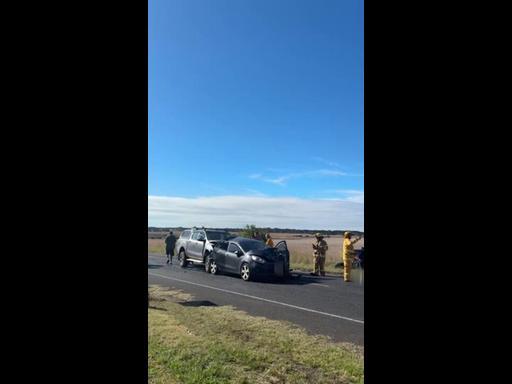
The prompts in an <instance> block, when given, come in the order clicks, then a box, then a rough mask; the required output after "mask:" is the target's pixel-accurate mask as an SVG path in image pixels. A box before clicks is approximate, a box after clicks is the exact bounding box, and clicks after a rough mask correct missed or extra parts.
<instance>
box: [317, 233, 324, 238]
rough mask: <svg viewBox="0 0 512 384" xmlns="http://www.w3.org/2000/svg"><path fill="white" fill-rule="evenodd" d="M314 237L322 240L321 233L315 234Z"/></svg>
mask: <svg viewBox="0 0 512 384" xmlns="http://www.w3.org/2000/svg"><path fill="white" fill-rule="evenodd" d="M315 237H318V238H322V237H324V236H323V235H322V234H321V233H315Z"/></svg>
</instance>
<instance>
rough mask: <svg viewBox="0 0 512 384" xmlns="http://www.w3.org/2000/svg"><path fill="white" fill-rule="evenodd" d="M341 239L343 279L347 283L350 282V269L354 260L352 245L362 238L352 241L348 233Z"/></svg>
mask: <svg viewBox="0 0 512 384" xmlns="http://www.w3.org/2000/svg"><path fill="white" fill-rule="evenodd" d="M343 237H344V238H343V246H342V250H341V251H342V254H341V257H342V259H343V279H344V280H345V281H347V282H349V281H351V280H350V271H351V269H352V261H353V260H354V255H355V252H354V244H355V243H357V242H358V241H359V240H361V238H362V236H359V237H358V238H357V239H354V240H352V234H351V233H350V232H345V235H344V236H343Z"/></svg>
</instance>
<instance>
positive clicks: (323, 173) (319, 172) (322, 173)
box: [249, 169, 347, 186]
mask: <svg viewBox="0 0 512 384" xmlns="http://www.w3.org/2000/svg"><path fill="white" fill-rule="evenodd" d="M333 176H334V177H337V176H347V173H345V172H342V171H339V170H336V169H316V170H313V171H303V172H293V173H288V174H286V175H282V176H279V177H275V178H268V177H263V176H262V175H261V174H252V175H249V178H251V179H258V180H261V181H265V182H267V183H272V184H276V185H281V186H283V185H286V182H288V181H289V180H291V179H298V178H302V177H333Z"/></svg>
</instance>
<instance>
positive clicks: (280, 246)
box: [274, 240, 290, 276]
mask: <svg viewBox="0 0 512 384" xmlns="http://www.w3.org/2000/svg"><path fill="white" fill-rule="evenodd" d="M274 248H275V249H276V251H277V253H278V254H279V255H280V256H282V257H283V260H284V275H285V276H289V275H290V251H288V246H287V245H286V241H284V240H282V241H280V242H279V243H277V244H276V245H275V247H274Z"/></svg>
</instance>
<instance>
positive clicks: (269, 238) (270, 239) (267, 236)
mask: <svg viewBox="0 0 512 384" xmlns="http://www.w3.org/2000/svg"><path fill="white" fill-rule="evenodd" d="M265 237H266V238H267V241H266V243H265V244H267V245H268V246H269V247H274V240H272V236H270V233H267V234H266V235H265Z"/></svg>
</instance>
